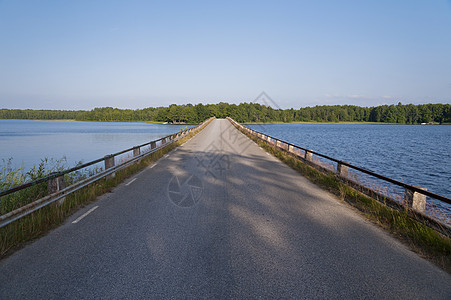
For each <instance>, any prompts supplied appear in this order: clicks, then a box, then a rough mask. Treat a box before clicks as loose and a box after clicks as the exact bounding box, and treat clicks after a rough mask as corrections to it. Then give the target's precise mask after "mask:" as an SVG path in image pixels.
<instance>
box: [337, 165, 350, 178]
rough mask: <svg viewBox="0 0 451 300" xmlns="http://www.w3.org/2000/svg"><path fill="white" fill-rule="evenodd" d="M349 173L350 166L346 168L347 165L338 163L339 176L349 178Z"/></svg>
mask: <svg viewBox="0 0 451 300" xmlns="http://www.w3.org/2000/svg"><path fill="white" fill-rule="evenodd" d="M348 171H349V168H348V166H345V165H343V164H341V163H338V165H337V173H338V175H339V176H341V177H348Z"/></svg>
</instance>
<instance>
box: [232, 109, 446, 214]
mask: <svg viewBox="0 0 451 300" xmlns="http://www.w3.org/2000/svg"><path fill="white" fill-rule="evenodd" d="M227 119H228V120H229V121H230V122H232V124H233V125H235V126H236V127H238V128H241V129H243V130H245V131H247V132H248V133H250V134H251V135H253V136H256V137H258V138H260V139H261V140H263V141H266V142H269V139H270V140H271V142H272V141H274V144H275V145H277V146H279V145H280V146H279V148H281V149H284V150H286V151H288V152H290V151H289V149H290V147H292V148H295V149H300V150H302V151H304V152H305V153H311V154H314V155H317V156H319V157H322V158H325V159H327V160H330V161H333V162H335V163H337V164H338V166H337V169H338V168H339V167H340V166H346V167H348V168H350V169H354V170H357V171H359V172H362V173H364V174H367V175H370V176H373V177H375V178H378V179H381V180H383V181H386V182H389V183H392V184H394V185H397V186H400V187H403V188H404V189H406V190H409V191H412V192H415V193H419V194H422V195H425V196H429V197H431V198H434V199H437V200H439V201H441V202H444V203H447V204H451V199H450V198H447V197H445V196H442V195H439V194H436V193H433V192H430V191H427V190H424V189H422V188H420V187H417V186H414V185H410V184H407V183H404V182H401V181H398V180H395V179H393V178H389V177H386V176H383V175H380V174H377V173H375V172H372V171H369V170H366V169H364V168H361V167H358V166H354V165H352V164H350V163H348V162H345V161H341V160H338V159H335V158H333V157H330V156H327V155H324V154H321V153H318V152H315V151H312V150H310V149H307V148H304V147H300V146H298V145H295V144H292V143H289V142H286V141H283V140H280V139H278V138H275V137H272V136H270V135H267V134H266V133H262V132H259V131H256V130H253V129H250V128H248V127H245V126H243V125H241V124H239V123H238V122H236V121H235V120H233V119H232V118H227ZM283 145H286V146H285V147H282V146H283ZM337 172H338V170H337ZM420 213H421V212H420Z"/></svg>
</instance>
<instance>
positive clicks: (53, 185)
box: [48, 172, 66, 205]
mask: <svg viewBox="0 0 451 300" xmlns="http://www.w3.org/2000/svg"><path fill="white" fill-rule="evenodd" d="M53 174H57V173H56V172H54V173H50V175H53ZM65 187H66V183H65V182H64V175H61V176H58V177H55V178H52V179H50V180H49V181H48V192H49V195H50V194H53V193H56V192H58V191H61V190H62V189H64V188H65ZM64 200H66V197H64V198H61V199H60V200H59V201H58V204H59V205H61V204H63V202H64Z"/></svg>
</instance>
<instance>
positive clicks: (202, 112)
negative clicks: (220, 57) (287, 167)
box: [0, 102, 451, 124]
mask: <svg viewBox="0 0 451 300" xmlns="http://www.w3.org/2000/svg"><path fill="white" fill-rule="evenodd" d="M212 116H214V117H217V118H225V117H228V116H229V117H231V118H233V119H235V120H236V121H238V122H240V123H246V122H312V121H313V122H381V123H397V124H420V123H429V122H434V123H439V124H442V123H451V105H450V104H421V105H413V104H407V105H403V104H401V103H398V105H381V106H375V107H360V106H354V105H334V106H326V105H323V106H315V107H304V108H300V109H293V108H291V109H274V108H272V107H269V106H266V105H262V104H259V103H240V104H238V105H237V104H228V103H224V102H220V103H218V104H205V105H204V104H197V105H192V104H186V105H177V104H171V105H169V106H168V107H156V108H154V107H148V108H144V109H136V110H132V109H119V108H112V107H100V108H94V109H92V110H90V111H83V110H78V111H72V110H30V109H26V110H20V109H0V119H28V120H78V121H150V122H168V123H187V124H195V123H200V122H202V121H203V120H205V119H207V118H209V117H212Z"/></svg>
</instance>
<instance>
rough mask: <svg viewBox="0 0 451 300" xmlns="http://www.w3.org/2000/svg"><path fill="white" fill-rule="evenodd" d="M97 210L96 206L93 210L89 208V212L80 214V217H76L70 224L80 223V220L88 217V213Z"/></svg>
mask: <svg viewBox="0 0 451 300" xmlns="http://www.w3.org/2000/svg"><path fill="white" fill-rule="evenodd" d="M97 208H98V206H94V207H93V208H91V209H90V210H88V211H87V212H85V213H84V214H82V215H81V216H80V217H78V219H77V220H75V221H73V222H72V224H77V223H78V222H80V221H81V219H83V218H84V217H86V216H87V215H89V214H90V213H92V212H93V211H95V210H96V209H97Z"/></svg>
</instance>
